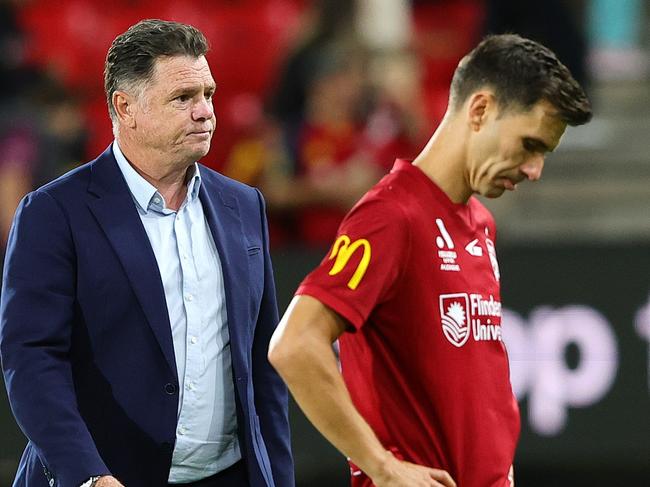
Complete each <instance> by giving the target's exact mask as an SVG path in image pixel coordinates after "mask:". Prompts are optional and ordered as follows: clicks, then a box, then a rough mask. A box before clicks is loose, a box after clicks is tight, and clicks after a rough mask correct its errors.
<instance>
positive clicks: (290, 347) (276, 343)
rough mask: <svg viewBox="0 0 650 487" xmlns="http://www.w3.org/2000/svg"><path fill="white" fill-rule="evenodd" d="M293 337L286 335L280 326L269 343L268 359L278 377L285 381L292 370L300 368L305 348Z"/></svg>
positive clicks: (283, 328)
mask: <svg viewBox="0 0 650 487" xmlns="http://www.w3.org/2000/svg"><path fill="white" fill-rule="evenodd" d="M299 341H300V340H298V339H297V337H295V336H291V335H290V334H287V333H286V329H285V327H283V326H282V325H280V327H278V329H277V330H276V331H275V333H274V334H273V337H272V338H271V342H270V343H269V351H268V359H269V363H270V364H271V365H272V366H273V368H275V370H276V371H277V372H278V374H280V376H281V377H282V378H283V379H284V380H285V381H286V380H287V379H288V377H289V376H290V375H291V371H292V370H296V369H297V368H299V367H300V363H301V362H302V360H303V355H304V351H305V348H304V346H302V345H301V344H300V343H299Z"/></svg>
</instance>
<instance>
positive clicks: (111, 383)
mask: <svg viewBox="0 0 650 487" xmlns="http://www.w3.org/2000/svg"><path fill="white" fill-rule="evenodd" d="M200 170H201V176H202V185H201V190H200V199H201V202H202V204H203V209H204V212H205V215H206V218H207V220H208V223H209V225H210V229H211V231H212V235H213V237H214V241H215V243H216V245H217V249H218V251H219V257H220V259H221V263H222V266H223V274H224V282H225V290H226V306H227V312H228V329H229V331H230V346H231V354H232V368H233V375H234V377H233V381H234V384H235V391H236V403H237V419H238V426H239V441H240V447H241V450H242V456H243V459H244V461H245V464H246V467H247V470H248V475H249V479H250V485H251V486H252V487H290V486H293V485H294V477H293V461H292V457H291V450H290V438H289V425H288V417H287V390H286V388H285V386H284V384H283V382H282V380H281V379H280V377H279V376H278V375H277V374H276V372H275V371H274V370H273V368H272V367H271V366H270V364H269V363H268V360H267V349H268V343H269V340H270V337H271V335H272V333H273V331H274V329H275V327H276V325H277V323H278V310H277V304H276V298H275V285H274V281H273V273H272V269H271V261H270V257H269V245H268V231H267V225H266V216H265V211H264V202H263V199H262V196H261V194H260V193H259V191H257V190H255V189H253V188H250V187H248V186H245V185H243V184H241V183H238V182H235V181H233V180H231V179H228V178H226V177H225V176H223V175H221V174H219V173H217V172H215V171H212V170H210V169H207V168H206V167H203V166H202V167H201V169H200ZM3 283H4V284H3V286H4V287H3V291H2V300H1V302H0V353H1V357H2V367H3V371H4V378H5V383H6V386H7V391H8V395H9V401H10V404H11V407H12V410H13V413H14V415H15V416H16V419H17V422H18V424H19V425H20V427H21V429H22V430H23V432H24V433H25V435H26V436H27V438H28V439H29V442H28V444H27V448H26V449H25V452H24V454H23V457H22V459H21V461H20V466H19V468H18V472H17V474H16V480H15V481H14V486H15V487H18V486H19V487H47V486H50V487H53V486H59V487H78V486H79V484H80V483H82V482H83V481H85V480H86V479H88V478H89V477H90V476H92V475H99V474H108V473H110V474H112V475H114V476H115V477H117V478H118V479H119V480H120V481H121V482H122V483H124V485H125V486H126V487H161V486H166V485H167V477H168V474H169V468H170V465H171V457H172V451H173V448H174V442H175V437H176V434H175V432H176V419H177V408H178V378H177V373H176V363H175V358H174V350H173V342H172V335H171V328H170V324H169V318H168V314H167V306H166V301H165V295H164V290H163V285H162V282H161V279H160V273H159V271H158V266H157V264H156V259H155V256H154V253H153V250H152V248H151V245H150V244H149V240H148V238H147V235H146V233H145V230H144V227H143V225H142V222H141V220H140V217H139V215H138V212H137V210H136V207H135V205H134V202H133V199H132V197H131V195H130V192H129V189H128V186H127V184H126V182H125V181H124V178H123V176H122V173H121V172H120V170H119V168H118V166H117V163H116V161H115V158H114V156H113V153H112V150H111V148H110V147H109V149H107V150H106V151H105V152H104V153H103V154H102V155H101V156H99V157H98V158H97V159H95V160H94V161H91V162H90V163H88V164H85V165H83V166H81V167H79V168H77V169H75V170H74V171H71V172H70V173H68V174H66V175H64V176H62V177H61V178H59V179H57V180H56V181H53V182H51V183H49V184H47V185H46V186H44V187H42V188H40V189H39V190H37V191H35V192H33V193H31V194H29V195H27V196H26V197H25V198H24V199H23V201H22V202H21V204H20V206H19V208H18V210H17V213H16V217H15V219H14V225H13V228H12V231H11V235H10V238H9V243H8V247H7V256H6V261H5V269H4V275H3Z"/></svg>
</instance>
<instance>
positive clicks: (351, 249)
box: [329, 235, 372, 291]
mask: <svg viewBox="0 0 650 487" xmlns="http://www.w3.org/2000/svg"><path fill="white" fill-rule="evenodd" d="M361 247H363V256H361V262H359V264H358V265H357V269H356V270H355V271H354V274H352V277H351V278H350V280H349V281H348V287H349V288H350V289H352V290H353V291H354V290H355V289H356V288H357V286H358V285H359V283H360V282H361V279H363V276H364V275H365V273H366V270H367V269H368V265H369V264H370V254H371V253H372V252H371V249H370V242H368V241H367V240H366V239H365V238H360V239H359V240H355V241H354V242H352V243H351V242H350V237H348V236H347V235H341V236H340V237H339V238H337V239H336V241H335V242H334V245H333V246H332V252H331V253H330V256H329V260H332V259H333V258H334V257H336V260H335V261H334V265H333V266H332V269H331V270H330V272H329V275H330V276H335V275H336V274H338V273H339V272H341V271H342V270H343V269H344V268H345V266H346V265H347V264H348V261H349V260H350V258H351V257H352V254H354V253H355V252H356V251H357V250H358V249H359V248H361Z"/></svg>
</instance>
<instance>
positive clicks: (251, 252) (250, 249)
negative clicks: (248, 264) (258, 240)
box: [246, 245, 262, 255]
mask: <svg viewBox="0 0 650 487" xmlns="http://www.w3.org/2000/svg"><path fill="white" fill-rule="evenodd" d="M246 250H247V252H248V255H257V254H259V253H260V252H261V251H262V247H260V246H258V245H256V246H253V247H248V249H246Z"/></svg>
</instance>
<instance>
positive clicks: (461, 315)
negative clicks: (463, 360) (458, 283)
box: [440, 293, 470, 347]
mask: <svg viewBox="0 0 650 487" xmlns="http://www.w3.org/2000/svg"><path fill="white" fill-rule="evenodd" d="M440 319H441V320H442V331H443V333H444V334H445V337H447V340H449V341H450V342H451V344H452V345H455V346H457V347H462V346H463V345H464V344H465V342H466V341H467V339H468V338H469V335H470V323H469V299H468V296H467V294H466V293H456V294H441V295H440Z"/></svg>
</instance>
